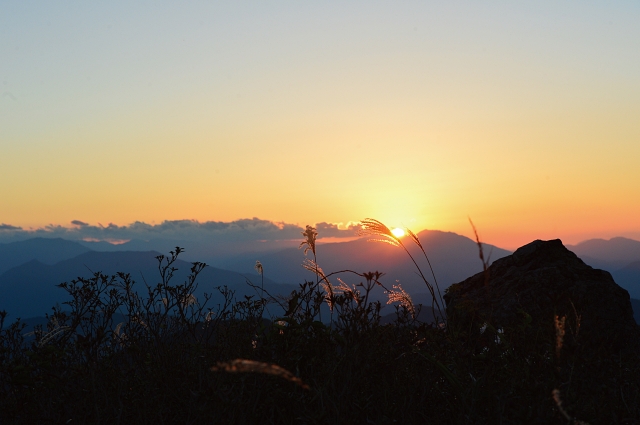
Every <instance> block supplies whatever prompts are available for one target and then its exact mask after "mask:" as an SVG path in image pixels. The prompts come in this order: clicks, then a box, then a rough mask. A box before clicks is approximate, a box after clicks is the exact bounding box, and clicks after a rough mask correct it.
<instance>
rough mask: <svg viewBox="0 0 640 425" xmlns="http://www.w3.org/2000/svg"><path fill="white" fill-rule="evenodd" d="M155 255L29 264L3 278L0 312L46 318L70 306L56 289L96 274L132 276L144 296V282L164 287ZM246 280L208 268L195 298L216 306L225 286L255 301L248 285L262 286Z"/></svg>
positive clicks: (273, 288)
mask: <svg viewBox="0 0 640 425" xmlns="http://www.w3.org/2000/svg"><path fill="white" fill-rule="evenodd" d="M157 255H160V254H159V253H157V252H153V251H147V252H138V251H120V252H95V251H89V252H86V253H84V254H81V255H79V256H77V257H74V258H72V259H68V260H64V261H61V262H59V263H57V264H55V265H47V264H44V263H42V262H40V261H37V260H32V261H29V262H27V263H25V264H22V265H20V266H17V267H14V268H12V269H10V270H8V271H6V272H5V273H3V274H2V275H0V310H6V311H7V312H8V313H9V314H10V316H11V318H12V319H15V318H17V317H33V316H42V315H44V313H47V312H51V308H52V307H53V306H54V305H56V304H57V303H58V304H61V303H63V302H65V301H67V300H68V299H67V294H66V292H65V291H64V290H63V289H61V288H58V287H57V286H56V285H58V284H60V283H62V282H70V281H71V280H73V279H76V278H78V277H85V278H89V277H92V276H93V272H102V273H103V274H106V275H113V274H115V273H117V272H124V273H130V274H131V276H132V278H133V280H135V281H136V288H137V289H138V290H139V291H143V292H142V293H146V289H145V288H146V287H145V281H146V283H147V284H149V285H150V286H155V285H156V284H157V283H159V282H160V274H159V272H158V261H157V259H156V258H155V257H156V256H157ZM174 266H175V267H177V268H178V271H176V273H175V276H174V280H173V281H172V282H173V283H174V284H179V283H182V282H184V279H185V277H186V276H187V274H188V272H189V270H190V268H191V263H188V262H186V261H182V260H178V261H177V262H176V263H174ZM246 276H247V277H245V276H243V275H241V274H239V273H236V272H232V271H228V270H222V269H218V268H214V267H207V268H205V269H204V270H203V272H202V273H201V274H200V276H199V279H198V283H199V286H198V290H197V291H196V293H195V295H196V296H197V297H198V299H199V300H204V293H205V292H207V293H213V294H214V297H213V298H212V302H214V303H217V302H220V301H221V297H220V296H218V292H217V291H216V290H215V287H217V286H223V285H226V286H228V287H229V288H230V289H233V290H235V291H237V292H236V297H243V296H244V295H257V294H256V291H255V290H254V289H252V288H250V287H249V286H248V285H247V284H246V281H247V278H249V279H250V280H251V281H252V282H253V283H255V284H257V285H260V276H258V275H256V274H247V275H246ZM265 289H266V290H268V291H269V292H271V293H272V294H274V295H275V294H289V293H290V292H291V291H292V290H293V289H294V287H293V286H292V285H279V284H276V283H275V282H273V281H272V280H269V279H265Z"/></svg>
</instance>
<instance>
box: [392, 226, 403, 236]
mask: <svg viewBox="0 0 640 425" xmlns="http://www.w3.org/2000/svg"><path fill="white" fill-rule="evenodd" d="M391 233H393V236H395V237H396V238H401V237H403V236H404V230H402V229H401V228H399V227H396V228H395V229H393V230H392V231H391Z"/></svg>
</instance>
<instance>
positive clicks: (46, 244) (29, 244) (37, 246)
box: [0, 238, 89, 274]
mask: <svg viewBox="0 0 640 425" xmlns="http://www.w3.org/2000/svg"><path fill="white" fill-rule="evenodd" d="M87 251H89V248H87V247H85V246H83V245H81V244H80V243H78V242H74V241H69V240H66V239H62V238H51V239H50V238H33V239H27V240H24V241H19V242H9V243H0V274H2V273H4V272H5V271H7V270H9V269H10V268H12V267H15V266H19V265H20V264H24V263H26V262H27V261H31V260H38V261H40V262H42V263H44V264H55V263H57V262H59V261H62V260H66V259H69V258H73V257H75V256H77V255H80V254H83V253H85V252H87Z"/></svg>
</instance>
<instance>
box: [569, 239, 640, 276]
mask: <svg viewBox="0 0 640 425" xmlns="http://www.w3.org/2000/svg"><path fill="white" fill-rule="evenodd" d="M567 248H568V249H569V250H570V251H573V252H574V253H575V254H576V255H577V256H578V257H580V258H581V259H582V260H583V261H584V262H585V263H587V264H589V265H590V266H592V267H596V268H600V269H604V270H607V271H610V272H611V271H613V270H618V269H621V268H623V267H625V266H627V265H628V264H630V263H632V262H634V261H640V241H636V240H634V239H628V238H622V237H617V238H611V239H609V240H605V239H589V240H587V241H584V242H580V243H579V244H577V245H568V246H567Z"/></svg>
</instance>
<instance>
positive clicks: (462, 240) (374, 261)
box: [225, 230, 510, 294]
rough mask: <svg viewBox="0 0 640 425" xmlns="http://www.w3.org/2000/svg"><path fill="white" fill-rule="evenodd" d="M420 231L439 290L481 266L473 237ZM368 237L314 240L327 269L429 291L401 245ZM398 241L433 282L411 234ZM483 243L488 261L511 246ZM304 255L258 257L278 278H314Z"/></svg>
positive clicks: (237, 266)
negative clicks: (378, 276) (375, 273)
mask: <svg viewBox="0 0 640 425" xmlns="http://www.w3.org/2000/svg"><path fill="white" fill-rule="evenodd" d="M418 237H419V238H420V241H421V243H422V245H423V246H424V248H425V251H426V253H427V255H428V256H429V261H430V262H431V265H432V266H433V269H434V272H435V275H436V279H437V280H438V283H439V285H440V289H441V290H442V291H444V289H445V288H446V287H448V286H449V285H450V284H452V283H455V282H459V281H461V280H463V279H465V278H466V277H468V276H471V275H473V274H475V273H477V272H478V271H481V270H482V262H481V261H480V258H479V252H478V245H477V243H476V242H475V241H473V240H471V239H469V238H467V237H465V236H461V235H458V234H456V233H452V232H441V231H437V230H425V231H422V232H420V233H419V234H418ZM369 239H371V238H362V239H358V240H354V241H350V242H341V243H327V244H322V245H317V246H316V252H317V261H318V265H319V266H320V267H321V268H322V269H323V270H324V272H325V273H327V274H328V273H331V272H335V271H339V270H345V269H349V270H353V271H356V272H359V273H363V272H369V271H380V272H384V273H385V276H384V277H383V279H381V280H382V282H383V283H386V284H387V285H388V287H391V286H392V285H394V284H397V283H399V284H401V285H402V287H403V288H404V289H405V290H406V291H408V292H409V293H412V294H415V293H420V292H426V291H427V288H426V286H425V284H424V282H423V281H422V280H421V279H420V277H419V276H418V275H417V269H416V267H415V265H414V264H413V262H412V261H411V258H409V256H408V255H407V253H406V252H405V251H404V250H403V249H402V248H401V247H395V246H392V245H389V244H386V243H380V242H372V241H369ZM373 239H375V238H373ZM402 241H403V243H404V244H405V245H406V247H407V248H408V249H409V251H410V252H411V254H412V255H413V256H414V258H415V259H416V261H417V262H418V264H419V265H420V268H421V269H422V271H423V273H424V274H425V276H426V277H427V279H428V280H429V281H430V282H432V283H433V277H432V276H431V271H430V269H429V265H428V263H427V261H426V260H425V258H424V257H423V254H422V252H420V250H419V249H418V247H417V246H415V245H414V244H413V242H412V241H411V240H410V239H409V238H404V239H402ZM483 248H484V255H485V258H489V257H490V261H494V260H497V259H498V258H501V257H504V256H506V255H509V254H510V251H507V250H504V249H501V248H498V247H496V246H493V245H486V244H483ZM305 258H313V257H312V256H311V254H310V253H309V254H308V255H307V257H305V255H304V253H303V250H301V249H297V248H289V249H285V250H282V251H279V252H275V253H266V254H264V255H262V256H260V257H258V258H257V259H259V260H260V262H261V263H262V265H263V266H264V271H265V276H269V277H270V278H272V279H275V280H277V281H280V282H286V283H300V282H304V281H305V280H312V281H313V280H315V277H314V275H313V273H311V272H309V271H308V270H305V269H304V268H303V267H302V263H303V261H304V260H305ZM249 265H250V263H249V262H248V261H246V260H245V261H243V262H242V263H240V262H237V263H227V264H225V268H228V269H231V270H236V271H247V270H248V267H249ZM338 277H341V278H342V279H343V280H344V281H345V282H347V283H353V284H357V283H359V280H358V279H359V278H358V277H357V276H355V275H353V274H343V275H341V276H338ZM334 281H335V278H334Z"/></svg>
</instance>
